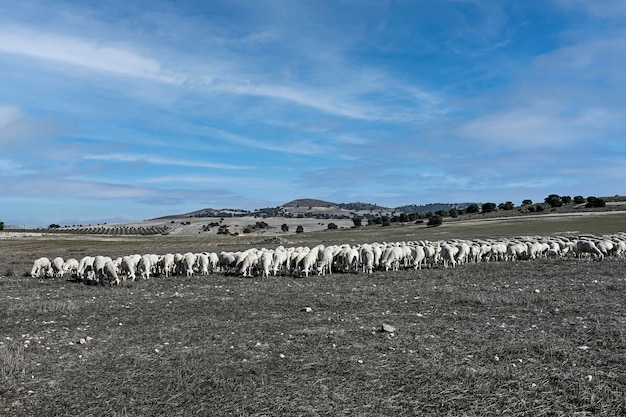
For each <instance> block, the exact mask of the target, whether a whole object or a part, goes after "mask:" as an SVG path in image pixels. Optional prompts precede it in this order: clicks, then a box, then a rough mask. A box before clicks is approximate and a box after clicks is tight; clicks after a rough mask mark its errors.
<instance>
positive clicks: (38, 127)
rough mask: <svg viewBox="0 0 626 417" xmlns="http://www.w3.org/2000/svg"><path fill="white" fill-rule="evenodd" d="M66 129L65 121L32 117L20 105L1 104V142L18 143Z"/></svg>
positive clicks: (48, 135)
mask: <svg viewBox="0 0 626 417" xmlns="http://www.w3.org/2000/svg"><path fill="white" fill-rule="evenodd" d="M66 129H67V127H66V126H64V125H63V123H60V122H57V121H55V120H50V119H43V118H36V117H32V116H30V115H27V114H25V113H24V112H23V111H22V110H21V109H20V108H19V107H18V106H14V105H10V104H0V143H5V144H8V143H17V142H22V141H28V140H31V139H37V138H42V137H50V136H53V135H55V134H57V133H59V132H61V131H64V130H66Z"/></svg>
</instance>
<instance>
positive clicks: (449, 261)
mask: <svg viewBox="0 0 626 417" xmlns="http://www.w3.org/2000/svg"><path fill="white" fill-rule="evenodd" d="M458 250H459V248H458V247H456V246H451V245H448V244H444V245H441V259H442V260H443V267H444V268H448V266H450V265H451V266H452V268H456V258H455V255H456V253H457V251H458Z"/></svg>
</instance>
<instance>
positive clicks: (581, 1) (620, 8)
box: [554, 0, 626, 19]
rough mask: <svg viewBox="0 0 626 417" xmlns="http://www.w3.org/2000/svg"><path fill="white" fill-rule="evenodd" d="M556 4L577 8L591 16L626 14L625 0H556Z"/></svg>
mask: <svg viewBox="0 0 626 417" xmlns="http://www.w3.org/2000/svg"><path fill="white" fill-rule="evenodd" d="M554 1H555V2H556V4H558V5H559V6H561V7H563V8H564V9H568V10H577V11H581V12H584V13H587V14H589V15H591V16H595V17H601V18H608V19H619V18H622V17H624V16H626V1H624V0H592V1H590V0H554Z"/></svg>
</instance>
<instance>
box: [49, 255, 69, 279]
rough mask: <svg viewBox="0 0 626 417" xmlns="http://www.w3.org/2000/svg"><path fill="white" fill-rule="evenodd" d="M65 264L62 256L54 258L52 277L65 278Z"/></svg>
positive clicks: (51, 265)
mask: <svg viewBox="0 0 626 417" xmlns="http://www.w3.org/2000/svg"><path fill="white" fill-rule="evenodd" d="M64 264H65V261H63V258H61V257H60V256H57V257H56V258H54V259H53V260H52V262H51V263H50V267H51V268H52V275H53V276H55V277H57V278H63V274H64V273H65V270H64V269H63V265H64Z"/></svg>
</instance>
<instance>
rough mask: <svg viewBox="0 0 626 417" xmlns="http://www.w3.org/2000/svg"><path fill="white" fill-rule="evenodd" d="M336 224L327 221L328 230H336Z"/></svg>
mask: <svg viewBox="0 0 626 417" xmlns="http://www.w3.org/2000/svg"><path fill="white" fill-rule="evenodd" d="M336 229H337V225H336V224H335V223H328V230H336Z"/></svg>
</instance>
